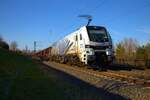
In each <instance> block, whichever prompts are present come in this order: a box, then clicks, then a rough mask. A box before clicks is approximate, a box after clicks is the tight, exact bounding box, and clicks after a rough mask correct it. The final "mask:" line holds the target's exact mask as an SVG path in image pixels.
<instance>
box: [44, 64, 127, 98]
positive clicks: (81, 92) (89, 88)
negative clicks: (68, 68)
mask: <svg viewBox="0 0 150 100" xmlns="http://www.w3.org/2000/svg"><path fill="white" fill-rule="evenodd" d="M42 65H43V66H46V68H47V70H48V71H49V73H56V74H57V75H58V77H59V78H61V79H62V80H63V81H64V82H67V83H68V85H70V84H71V85H72V86H73V87H76V88H77V91H76V89H71V90H68V91H70V92H69V93H68V92H67V93H66V95H67V96H68V97H69V99H71V100H129V98H125V97H123V96H121V95H118V94H114V93H110V92H109V91H108V90H109V89H104V88H105V87H104V88H97V87H95V86H93V85H91V84H89V83H87V82H85V81H82V80H80V79H78V78H76V77H74V76H72V75H70V74H67V73H65V72H63V71H60V70H57V69H54V68H52V67H50V66H48V65H45V64H42ZM110 88H111V87H110ZM112 88H113V87H112ZM74 90H75V91H74ZM77 92H78V93H77ZM89 95H92V96H89Z"/></svg>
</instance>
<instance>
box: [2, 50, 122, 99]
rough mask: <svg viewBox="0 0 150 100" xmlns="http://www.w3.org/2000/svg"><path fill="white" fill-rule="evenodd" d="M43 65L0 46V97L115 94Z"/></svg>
mask: <svg viewBox="0 0 150 100" xmlns="http://www.w3.org/2000/svg"><path fill="white" fill-rule="evenodd" d="M43 66H44V65H42V64H40V63H38V62H35V61H33V60H32V59H31V58H29V57H25V56H22V55H19V54H16V53H13V52H10V51H7V50H3V49H0V100H108V99H110V100H111V99H115V98H116V97H117V98H118V95H116V94H110V93H108V92H107V91H105V90H103V89H97V88H95V87H94V86H92V85H90V84H87V83H85V82H84V81H81V80H79V79H76V78H75V77H73V76H70V75H68V74H65V73H64V72H61V71H57V70H54V69H45V67H43ZM119 98H122V97H120V96H119ZM123 100H124V99H123Z"/></svg>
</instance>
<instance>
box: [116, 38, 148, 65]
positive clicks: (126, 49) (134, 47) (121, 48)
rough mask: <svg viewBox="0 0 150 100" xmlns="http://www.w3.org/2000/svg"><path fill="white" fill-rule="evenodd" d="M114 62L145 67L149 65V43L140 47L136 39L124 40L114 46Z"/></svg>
mask: <svg viewBox="0 0 150 100" xmlns="http://www.w3.org/2000/svg"><path fill="white" fill-rule="evenodd" d="M115 57H116V61H118V62H119V63H120V62H122V63H129V64H136V63H140V64H141V65H142V64H143V65H146V64H149V63H150V42H148V43H146V44H144V45H140V44H139V43H138V41H137V40H136V39H132V38H125V39H124V40H122V41H121V42H119V43H118V44H117V45H116V48H115Z"/></svg>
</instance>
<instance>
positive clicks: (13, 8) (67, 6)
mask: <svg viewBox="0 0 150 100" xmlns="http://www.w3.org/2000/svg"><path fill="white" fill-rule="evenodd" d="M81 14H90V15H92V16H93V21H92V23H91V24H92V25H100V26H105V27H106V28H107V29H108V31H109V32H110V34H111V36H112V38H113V41H114V43H115V44H116V43H118V42H119V41H121V40H123V39H124V38H127V37H131V38H135V39H137V40H138V41H139V43H140V44H144V43H146V42H148V41H149V40H150V1H149V0H0V36H2V37H3V38H4V40H5V41H7V42H8V43H10V42H11V41H17V43H18V46H19V48H20V49H24V48H25V46H26V45H27V46H28V48H29V49H31V50H33V42H34V41H37V49H43V48H46V47H48V46H50V45H51V44H52V43H53V42H54V41H57V40H59V39H60V38H62V37H64V36H65V35H67V34H69V33H70V32H73V31H74V30H75V29H77V28H79V27H80V26H83V25H85V24H86V23H87V21H86V20H85V19H81V18H78V17H77V16H78V15H81Z"/></svg>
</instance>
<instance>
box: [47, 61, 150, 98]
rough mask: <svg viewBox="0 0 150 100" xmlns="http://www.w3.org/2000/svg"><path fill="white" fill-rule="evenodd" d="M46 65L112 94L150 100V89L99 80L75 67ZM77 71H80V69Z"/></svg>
mask: <svg viewBox="0 0 150 100" xmlns="http://www.w3.org/2000/svg"><path fill="white" fill-rule="evenodd" d="M44 64H46V65H49V66H51V67H53V68H55V69H57V70H61V71H63V72H65V73H67V74H70V75H72V76H74V77H76V78H78V79H80V80H83V81H85V82H87V83H89V84H91V85H93V86H95V87H97V88H103V89H104V90H107V91H109V92H110V93H115V94H119V95H121V96H123V97H126V98H128V99H132V100H150V88H143V87H141V86H138V85H133V84H126V83H123V82H119V81H115V80H111V79H106V78H99V77H94V76H92V75H89V74H87V73H82V72H79V71H77V70H73V69H74V68H73V67H69V65H64V64H58V63H55V62H44ZM76 69H79V68H78V67H77V68H76Z"/></svg>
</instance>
